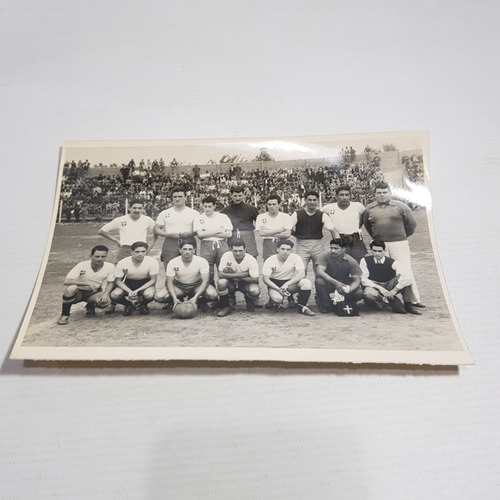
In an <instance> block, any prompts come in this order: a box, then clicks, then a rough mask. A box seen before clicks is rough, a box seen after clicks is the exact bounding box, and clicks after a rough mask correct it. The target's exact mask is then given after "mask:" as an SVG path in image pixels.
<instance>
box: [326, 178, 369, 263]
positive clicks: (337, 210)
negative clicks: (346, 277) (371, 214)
mask: <svg viewBox="0 0 500 500" xmlns="http://www.w3.org/2000/svg"><path fill="white" fill-rule="evenodd" d="M335 192H336V194H337V202H336V203H329V204H328V205H325V206H324V207H323V208H322V209H321V211H322V212H323V213H325V214H327V215H329V216H330V219H331V220H332V222H333V225H334V226H335V229H336V230H337V231H338V233H339V235H340V238H341V239H342V241H343V244H344V243H345V245H346V247H345V249H346V250H345V253H346V254H348V255H350V256H351V257H353V258H354V259H356V261H357V262H359V261H360V260H361V259H362V258H363V257H364V256H365V255H366V254H367V250H366V247H365V244H364V243H363V238H362V236H361V226H362V225H363V217H362V215H363V212H364V210H365V207H364V205H363V204H362V203H359V202H358V201H351V187H350V186H347V185H344V186H339V187H338V188H337V189H336V190H335Z"/></svg>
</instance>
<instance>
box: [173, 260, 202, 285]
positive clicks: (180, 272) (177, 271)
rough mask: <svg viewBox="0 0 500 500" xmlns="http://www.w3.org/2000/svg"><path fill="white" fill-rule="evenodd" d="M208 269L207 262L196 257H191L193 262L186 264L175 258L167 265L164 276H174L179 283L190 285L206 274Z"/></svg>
mask: <svg viewBox="0 0 500 500" xmlns="http://www.w3.org/2000/svg"><path fill="white" fill-rule="evenodd" d="M209 272H210V268H209V265H208V261H207V260H206V259H204V258H203V257H199V256H198V255H193V260H192V261H191V262H189V263H188V264H186V263H185V262H183V261H182V257H181V256H179V257H175V258H174V259H172V260H171V261H170V262H169V263H168V264H167V270H166V275H167V276H174V277H175V279H176V280H177V281H179V282H180V283H185V284H186V285H191V284H193V283H196V282H197V281H200V280H201V275H202V274H208V273H209Z"/></svg>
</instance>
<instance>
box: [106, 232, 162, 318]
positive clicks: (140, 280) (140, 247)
mask: <svg viewBox="0 0 500 500" xmlns="http://www.w3.org/2000/svg"><path fill="white" fill-rule="evenodd" d="M131 250H132V255H131V256H130V257H125V258H124V259H122V260H121V261H120V262H118V264H117V265H116V271H115V284H116V288H115V289H114V290H113V291H112V292H111V300H112V301H113V303H114V304H122V305H123V306H125V311H124V312H123V315H124V316H130V315H131V314H132V312H133V311H134V309H138V310H139V313H140V314H149V307H148V303H149V302H152V301H153V299H154V296H155V285H156V280H157V278H158V272H159V266H158V261H157V260H156V259H154V258H153V257H149V256H148V255H146V254H147V251H148V245H147V243H146V242H144V241H136V242H135V243H133V244H132V246H131ZM106 312H109V311H106Z"/></svg>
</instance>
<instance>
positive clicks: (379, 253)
mask: <svg viewBox="0 0 500 500" xmlns="http://www.w3.org/2000/svg"><path fill="white" fill-rule="evenodd" d="M370 248H371V251H372V255H366V256H365V257H363V258H362V259H361V262H360V268H361V272H362V276H361V284H362V285H363V297H364V301H365V304H366V305H367V306H368V307H370V308H372V309H376V310H379V311H381V310H382V309H383V308H384V304H389V306H390V307H391V309H392V310H393V311H394V312H395V313H399V314H405V313H406V312H409V313H411V314H417V315H419V314H421V313H420V311H418V310H417V309H415V308H414V306H413V305H412V303H411V298H412V295H411V291H410V287H411V285H412V282H413V280H412V277H411V275H410V274H409V273H408V268H407V267H406V266H403V265H401V263H400V262H398V261H397V260H394V259H391V258H390V257H386V255H385V250H386V244H385V243H384V242H383V241H381V240H373V241H372V242H371V243H370ZM398 294H401V296H402V298H403V301H404V306H403V304H402V303H401V301H400V299H399V298H398V297H397V295H398Z"/></svg>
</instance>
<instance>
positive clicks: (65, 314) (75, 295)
mask: <svg viewBox="0 0 500 500" xmlns="http://www.w3.org/2000/svg"><path fill="white" fill-rule="evenodd" d="M90 255H91V259H90V260H86V261H84V262H80V263H79V264H77V265H76V266H75V267H73V269H71V271H70V272H69V273H68V275H67V276H66V279H65V280H64V284H65V285H66V287H67V288H66V290H64V293H63V304H62V313H61V316H60V317H59V319H58V320H57V324H58V325H67V324H68V322H69V315H70V311H71V306H72V305H73V304H76V303H78V302H82V301H83V302H86V303H87V305H86V309H87V313H86V315H87V316H95V315H96V312H95V308H96V306H97V307H100V308H105V307H108V305H109V304H110V297H109V294H110V292H111V290H112V289H113V283H114V273H115V266H114V265H113V264H111V263H110V262H105V260H106V257H107V256H108V247H106V246H104V245H97V246H95V247H94V248H92V250H91V252H90ZM103 286H104V290H103Z"/></svg>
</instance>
